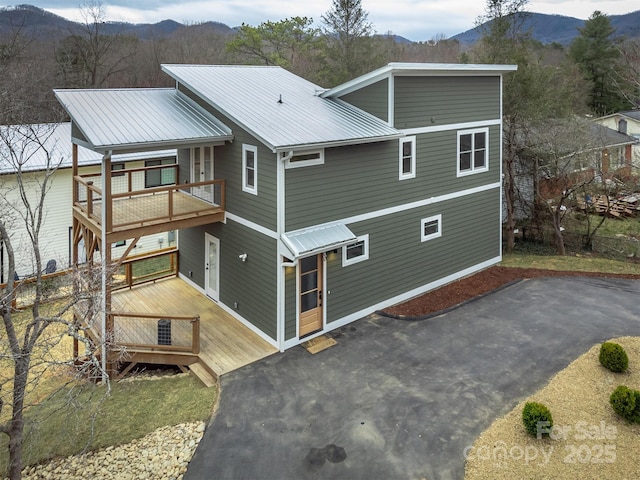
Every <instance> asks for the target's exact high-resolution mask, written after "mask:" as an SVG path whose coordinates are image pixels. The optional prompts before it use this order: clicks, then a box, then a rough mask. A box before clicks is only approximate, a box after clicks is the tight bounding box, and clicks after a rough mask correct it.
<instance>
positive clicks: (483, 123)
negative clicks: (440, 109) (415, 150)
mask: <svg viewBox="0 0 640 480" xmlns="http://www.w3.org/2000/svg"><path fill="white" fill-rule="evenodd" d="M494 125H502V119H500V118H494V119H493V120H480V121H478V122H464V123H449V124H447V125H435V126H433V127H417V128H406V129H401V130H400V131H401V132H403V133H404V134H405V135H420V134H421V133H435V132H448V131H451V130H469V129H474V128H481V127H491V126H494Z"/></svg>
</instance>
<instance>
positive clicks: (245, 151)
mask: <svg viewBox="0 0 640 480" xmlns="http://www.w3.org/2000/svg"><path fill="white" fill-rule="evenodd" d="M242 190H243V191H245V192H248V193H252V194H254V195H257V194H258V147H256V146H255V145H247V144H246V143H243V144H242Z"/></svg>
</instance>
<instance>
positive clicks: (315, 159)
mask: <svg viewBox="0 0 640 480" xmlns="http://www.w3.org/2000/svg"><path fill="white" fill-rule="evenodd" d="M287 155H288V154H287V153H286V152H282V153H280V158H285V157H287ZM323 164H324V150H312V151H311V150H310V151H307V152H296V153H294V154H293V156H292V157H291V158H288V159H287V161H286V162H285V164H284V168H299V167H309V166H311V165H323Z"/></svg>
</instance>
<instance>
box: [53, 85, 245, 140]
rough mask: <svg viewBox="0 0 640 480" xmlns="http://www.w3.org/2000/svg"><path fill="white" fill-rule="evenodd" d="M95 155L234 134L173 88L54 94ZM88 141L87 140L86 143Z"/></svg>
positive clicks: (217, 138) (69, 91)
mask: <svg viewBox="0 0 640 480" xmlns="http://www.w3.org/2000/svg"><path fill="white" fill-rule="evenodd" d="M54 92H55V95H56V97H57V98H58V101H59V102H60V103H61V104H62V106H63V107H64V108H65V109H66V110H67V112H68V113H69V115H70V116H71V119H72V121H73V122H74V124H75V125H76V126H77V127H78V129H79V130H80V133H81V135H76V132H74V136H75V140H77V143H79V144H81V145H84V146H86V147H88V148H91V149H92V150H95V151H99V152H105V151H107V150H113V151H114V152H115V151H117V150H121V151H135V150H143V149H146V150H156V149H161V148H174V147H178V146H180V145H187V144H189V145H193V144H194V143H214V142H224V141H225V140H231V139H232V138H233V135H232V132H231V130H230V129H229V128H228V127H227V126H226V125H224V124H222V123H221V122H220V121H219V120H218V119H216V118H215V117H214V116H213V115H211V114H210V113H208V112H207V111H206V110H204V109H203V108H201V107H200V106H198V105H197V104H196V103H195V102H193V101H192V100H190V99H189V98H187V97H186V96H185V95H183V94H181V93H180V92H178V91H177V90H176V89H174V88H130V89H90V90H81V89H80V90H75V89H74V90H54ZM82 137H84V138H82Z"/></svg>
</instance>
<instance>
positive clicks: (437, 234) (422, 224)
mask: <svg viewBox="0 0 640 480" xmlns="http://www.w3.org/2000/svg"><path fill="white" fill-rule="evenodd" d="M433 222H437V224H438V231H437V232H435V233H429V234H426V233H424V227H425V225H426V224H427V223H433ZM441 236H442V214H441V213H439V214H438V215H433V216H431V217H427V218H423V219H422V220H420V241H421V242H426V241H428V240H433V239H434V238H439V237H441Z"/></svg>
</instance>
